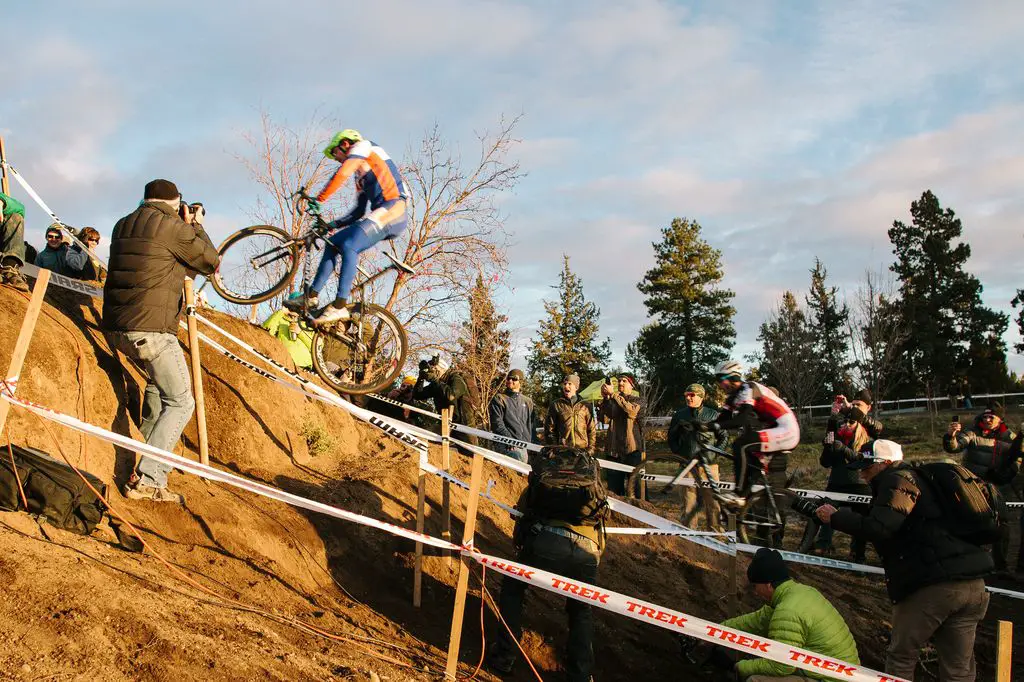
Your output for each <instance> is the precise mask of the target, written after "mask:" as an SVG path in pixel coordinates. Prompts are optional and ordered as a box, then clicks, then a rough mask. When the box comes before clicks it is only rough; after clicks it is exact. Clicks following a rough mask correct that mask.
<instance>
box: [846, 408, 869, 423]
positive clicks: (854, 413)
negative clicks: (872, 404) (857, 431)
mask: <svg viewBox="0 0 1024 682" xmlns="http://www.w3.org/2000/svg"><path fill="white" fill-rule="evenodd" d="M866 416H867V415H866V414H864V413H863V412H862V411H861V410H860V408H857V407H851V408H850V411H849V412H848V413H847V415H846V417H847V419H849V420H850V421H852V422H857V423H858V424H863V423H864V417H866Z"/></svg>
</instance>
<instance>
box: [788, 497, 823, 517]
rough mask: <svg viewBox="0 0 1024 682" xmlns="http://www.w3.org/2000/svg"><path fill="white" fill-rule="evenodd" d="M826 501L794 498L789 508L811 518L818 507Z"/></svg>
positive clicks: (818, 498) (814, 498) (813, 498)
mask: <svg viewBox="0 0 1024 682" xmlns="http://www.w3.org/2000/svg"><path fill="white" fill-rule="evenodd" d="M825 502H826V500H824V499H822V498H820V497H794V498H793V503H792V504H791V505H790V507H791V508H792V509H793V511H795V512H796V513H798V514H801V515H803V516H806V517H808V518H813V517H814V515H815V512H817V511H818V507H820V506H822V505H823V504H825Z"/></svg>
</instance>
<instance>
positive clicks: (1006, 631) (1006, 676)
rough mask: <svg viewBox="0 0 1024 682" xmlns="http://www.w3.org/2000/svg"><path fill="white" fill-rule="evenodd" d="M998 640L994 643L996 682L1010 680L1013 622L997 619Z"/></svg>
mask: <svg viewBox="0 0 1024 682" xmlns="http://www.w3.org/2000/svg"><path fill="white" fill-rule="evenodd" d="M998 637H999V641H998V643H997V645H996V682H1010V679H1011V676H1012V673H1011V664H1012V663H1013V623H1011V622H1009V621H1006V620H1001V621H999V632H998Z"/></svg>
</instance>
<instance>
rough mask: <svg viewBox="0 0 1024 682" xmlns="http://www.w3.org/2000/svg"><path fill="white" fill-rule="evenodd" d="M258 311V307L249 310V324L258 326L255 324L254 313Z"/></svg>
mask: <svg viewBox="0 0 1024 682" xmlns="http://www.w3.org/2000/svg"><path fill="white" fill-rule="evenodd" d="M258 310H259V308H258V306H253V307H251V308H249V324H259V323H258V322H256V313H257V311H258Z"/></svg>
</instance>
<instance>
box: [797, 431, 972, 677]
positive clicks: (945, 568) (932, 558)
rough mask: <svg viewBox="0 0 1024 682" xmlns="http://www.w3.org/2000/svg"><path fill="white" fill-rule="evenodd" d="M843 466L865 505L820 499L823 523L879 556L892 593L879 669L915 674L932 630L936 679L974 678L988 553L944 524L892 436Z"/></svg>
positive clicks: (931, 493)
mask: <svg viewBox="0 0 1024 682" xmlns="http://www.w3.org/2000/svg"><path fill="white" fill-rule="evenodd" d="M858 455H859V459H857V460H856V461H854V462H852V463H851V464H849V465H848V466H849V467H851V468H853V469H856V470H859V471H860V476H861V478H863V479H864V481H865V482H866V483H868V484H870V486H871V491H872V494H873V497H872V499H871V504H870V506H869V507H868V509H867V510H866V511H865V512H863V513H862V512H860V511H858V510H855V509H840V510H836V508H835V507H834V506H832V505H829V504H826V505H822V506H821V507H819V508H818V510H817V512H816V514H817V516H818V518H819V519H820V520H821V522H822V523H825V524H828V525H830V526H831V527H832V528H833V529H835V530H838V531H841V532H844V533H848V534H850V535H852V536H853V537H856V538H861V539H864V540H869V541H871V542H872V543H873V544H874V546H875V549H876V550H877V551H878V554H879V555H880V556H881V557H882V565H883V568H884V569H885V580H886V587H887V589H888V592H889V597H890V598H891V599H892V601H893V604H894V605H895V606H894V607H893V614H892V639H891V642H890V644H889V650H888V653H887V656H886V662H885V671H886V672H887V673H889V674H891V675H896V676H898V677H904V678H907V679H913V678H914V669H915V668H916V667H917V660H918V657H919V656H920V652H921V648H922V647H923V646H924V645H925V643H927V641H928V640H929V638H933V637H934V641H935V649H936V651H937V652H938V656H939V679H941V680H945V681H949V682H952V681H954V680H957V681H963V680H974V679H975V663H974V638H975V633H976V631H977V627H978V623H979V622H980V621H981V619H982V618H983V617H984V616H985V612H986V611H987V609H988V593H987V592H986V591H985V580H984V576H986V575H988V574H989V573H990V572H991V571H992V558H991V557H990V556H989V554H988V552H986V551H985V550H983V549H982V548H980V547H978V546H976V545H975V544H973V543H971V542H969V541H967V540H964V539H961V538H959V537H957V536H955V535H953V533H952V532H951V531H950V530H949V526H950V522H951V521H952V520H951V519H949V518H948V517H947V516H946V512H944V505H943V500H942V499H940V497H939V495H940V492H939V491H938V489H937V488H936V487H934V486H933V485H932V484H930V483H928V482H926V480H925V478H924V474H922V473H921V472H919V471H917V470H915V469H914V468H913V467H910V466H908V465H906V464H905V463H904V462H903V450H902V448H900V446H899V445H898V444H897V443H894V442H892V441H888V440H874V441H870V442H868V443H866V444H865V445H864V446H863V447H862V448H861V449H860V451H859V453H858Z"/></svg>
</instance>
